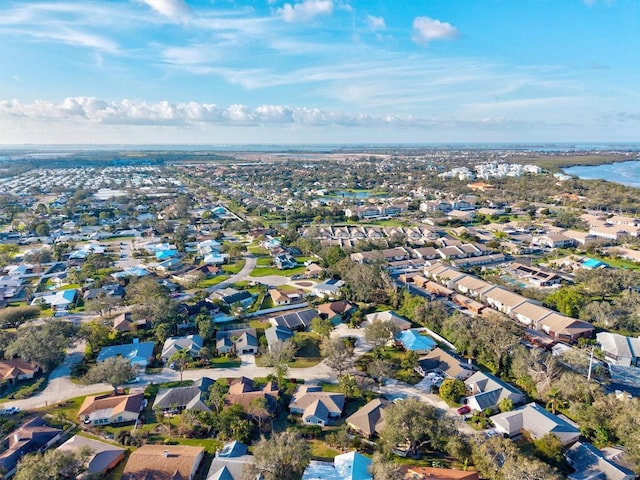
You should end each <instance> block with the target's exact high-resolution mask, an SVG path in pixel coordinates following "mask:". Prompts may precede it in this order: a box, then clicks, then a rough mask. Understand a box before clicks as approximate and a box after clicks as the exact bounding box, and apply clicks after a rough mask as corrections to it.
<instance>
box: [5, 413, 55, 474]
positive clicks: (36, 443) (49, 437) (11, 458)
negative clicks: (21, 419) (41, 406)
mask: <svg viewBox="0 0 640 480" xmlns="http://www.w3.org/2000/svg"><path fill="white" fill-rule="evenodd" d="M61 434H62V430H60V429H59V428H53V427H49V426H48V425H47V424H46V423H45V421H44V419H43V418H42V417H35V418H32V419H31V420H29V421H27V422H25V423H24V424H22V425H21V426H20V427H18V428H17V429H15V430H14V431H12V432H11V433H10V434H9V435H7V436H6V437H4V439H3V440H2V450H3V451H2V453H0V470H1V471H2V472H4V477H3V478H8V477H10V476H11V475H13V473H15V468H16V466H17V465H18V462H19V461H20V459H21V458H22V457H23V456H25V455H27V454H29V453H33V452H38V451H43V450H45V449H46V448H47V447H49V446H50V445H51V444H53V443H55V442H56V441H57V440H58V439H59V438H60V436H61Z"/></svg>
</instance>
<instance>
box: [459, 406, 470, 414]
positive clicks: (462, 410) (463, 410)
mask: <svg viewBox="0 0 640 480" xmlns="http://www.w3.org/2000/svg"><path fill="white" fill-rule="evenodd" d="M470 412H471V407H470V406H469V405H463V406H461V407H460V408H459V409H457V410H456V413H457V414H458V415H466V414H467V413H470Z"/></svg>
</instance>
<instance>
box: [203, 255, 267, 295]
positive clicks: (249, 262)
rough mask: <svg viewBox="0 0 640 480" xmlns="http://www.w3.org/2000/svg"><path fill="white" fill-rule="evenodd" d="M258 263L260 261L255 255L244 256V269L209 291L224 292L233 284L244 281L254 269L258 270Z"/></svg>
mask: <svg viewBox="0 0 640 480" xmlns="http://www.w3.org/2000/svg"><path fill="white" fill-rule="evenodd" d="M257 262H258V259H257V258H256V256H255V255H253V254H252V253H248V254H246V255H245V256H244V267H242V269H241V270H240V271H239V272H238V273H236V274H235V275H231V276H230V277H229V278H227V279H226V280H225V281H224V282H220V283H219V284H217V285H214V286H213V287H210V288H209V289H208V291H209V292H212V291H214V290H222V289H223V288H227V287H228V286H229V285H231V284H233V283H236V282H240V281H242V280H244V279H245V278H247V277H248V276H249V274H250V273H251V272H252V271H253V269H254V268H256V263H257Z"/></svg>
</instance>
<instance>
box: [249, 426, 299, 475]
mask: <svg viewBox="0 0 640 480" xmlns="http://www.w3.org/2000/svg"><path fill="white" fill-rule="evenodd" d="M253 458H254V459H255V465H254V467H253V468H254V475H255V474H258V473H262V475H263V476H264V479H265V480H299V479H300V478H301V477H302V474H303V473H304V471H305V469H306V468H307V465H309V462H310V461H311V452H310V450H309V445H308V444H307V442H305V441H304V440H303V439H302V437H301V435H300V433H299V432H297V431H295V430H285V431H284V432H281V433H274V434H273V436H272V437H271V438H269V439H266V438H265V437H262V438H260V440H259V441H258V443H257V444H256V445H255V447H254V448H253Z"/></svg>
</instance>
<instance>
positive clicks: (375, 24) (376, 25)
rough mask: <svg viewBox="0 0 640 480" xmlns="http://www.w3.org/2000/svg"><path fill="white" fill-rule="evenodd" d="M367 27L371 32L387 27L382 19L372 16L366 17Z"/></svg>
mask: <svg viewBox="0 0 640 480" xmlns="http://www.w3.org/2000/svg"><path fill="white" fill-rule="evenodd" d="M367 25H369V28H370V29H371V30H384V29H385V28H386V27H387V25H386V24H385V22H384V18H383V17H374V16H373V15H367Z"/></svg>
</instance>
